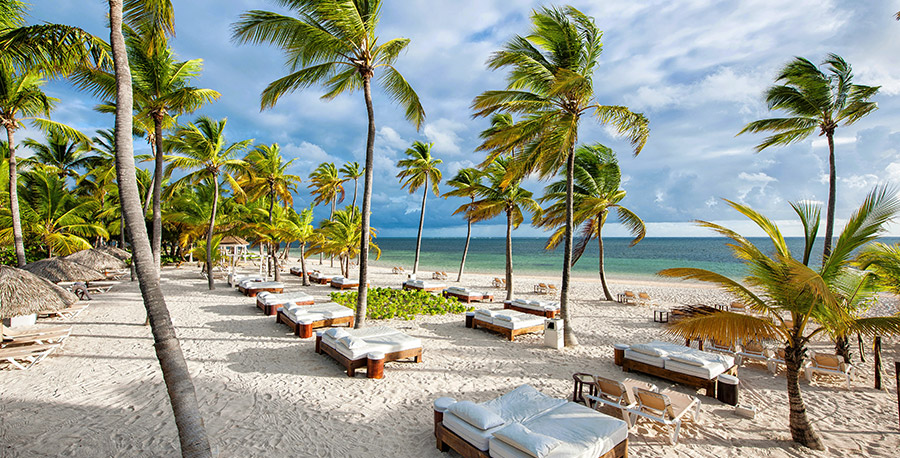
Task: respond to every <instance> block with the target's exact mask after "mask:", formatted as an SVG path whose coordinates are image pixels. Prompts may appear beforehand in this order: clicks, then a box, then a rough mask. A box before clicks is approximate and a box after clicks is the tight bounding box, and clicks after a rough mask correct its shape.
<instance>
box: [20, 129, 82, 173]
mask: <svg viewBox="0 0 900 458" xmlns="http://www.w3.org/2000/svg"><path fill="white" fill-rule="evenodd" d="M22 144H23V145H25V146H27V147H28V148H30V149H31V150H32V151H34V155H33V156H31V157H29V158H26V159H22V164H23V165H24V164H26V163H27V164H29V165H31V166H32V167H40V168H43V169H45V170H49V171H52V172H53V173H56V174H57V175H59V177H60V178H65V177H77V176H78V172H76V169H90V168H92V167H94V166H95V165H96V164H97V160H98V158H97V157H96V156H94V155H92V154H90V153H91V152H92V151H93V149H92V148H91V145H90V143H89V142H84V141H79V140H75V141H72V140H70V139H69V138H68V137H66V136H65V135H63V134H62V133H60V132H59V131H50V132H47V141H46V143H41V142H40V141H38V140H35V139H33V138H26V139H25V141H24V142H22Z"/></svg>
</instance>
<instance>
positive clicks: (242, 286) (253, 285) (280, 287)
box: [238, 280, 284, 297]
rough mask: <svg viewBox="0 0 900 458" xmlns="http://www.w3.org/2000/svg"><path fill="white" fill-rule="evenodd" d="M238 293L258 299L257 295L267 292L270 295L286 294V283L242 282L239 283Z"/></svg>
mask: <svg viewBox="0 0 900 458" xmlns="http://www.w3.org/2000/svg"><path fill="white" fill-rule="evenodd" d="M238 291H240V292H242V293H244V295H245V296H250V297H256V295H257V294H259V293H261V292H263V291H266V292H269V293H279V294H280V293H282V292H284V283H282V282H280V281H247V280H244V281H241V282H240V283H238Z"/></svg>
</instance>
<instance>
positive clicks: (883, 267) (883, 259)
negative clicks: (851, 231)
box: [856, 242, 900, 294]
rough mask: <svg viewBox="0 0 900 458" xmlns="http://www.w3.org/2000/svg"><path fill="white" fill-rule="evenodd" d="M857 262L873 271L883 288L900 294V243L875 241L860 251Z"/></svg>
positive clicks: (861, 266)
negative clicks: (891, 243) (889, 243)
mask: <svg viewBox="0 0 900 458" xmlns="http://www.w3.org/2000/svg"><path fill="white" fill-rule="evenodd" d="M856 263H857V265H858V266H859V267H860V268H861V269H866V270H868V271H870V272H872V273H873V274H874V275H875V280H876V282H877V283H878V285H879V286H880V287H881V288H882V289H884V290H885V291H890V292H892V293H894V294H900V244H897V245H888V244H885V243H880V242H878V243H873V244H871V245H869V246H867V247H866V248H865V249H864V250H862V251H861V252H860V253H859V255H858V256H857V257H856Z"/></svg>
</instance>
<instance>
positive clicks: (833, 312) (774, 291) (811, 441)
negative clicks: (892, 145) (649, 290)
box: [659, 188, 900, 449]
mask: <svg viewBox="0 0 900 458" xmlns="http://www.w3.org/2000/svg"><path fill="white" fill-rule="evenodd" d="M728 203H729V204H730V205H731V206H732V207H733V208H734V209H736V210H737V211H739V212H740V213H741V214H743V215H744V216H746V217H747V218H749V219H750V220H751V221H753V222H754V223H755V224H756V225H757V226H759V228H760V229H761V230H762V231H763V232H765V233H766V235H768V237H769V239H770V240H771V242H772V247H771V248H773V249H769V248H768V247H767V248H760V247H757V246H755V245H754V244H753V243H751V242H750V241H749V240H748V239H747V238H745V237H743V236H741V235H740V234H738V233H736V232H734V231H732V230H730V229H728V228H725V227H723V226H720V225H718V224H714V223H710V222H705V221H699V222H698V224H700V225H701V226H702V227H706V228H710V229H712V230H714V231H716V232H717V233H719V234H720V235H722V236H725V237H728V238H730V239H731V240H732V242H733V243H731V244H729V247H730V248H731V249H732V251H733V252H734V255H735V257H736V258H738V259H741V260H742V261H744V263H745V264H747V272H748V273H747V276H746V277H745V278H744V284H741V283H739V282H738V281H735V280H732V279H730V278H728V277H726V276H724V275H720V274H717V273H715V272H710V271H708V270H703V269H695V268H676V269H666V270H663V271H661V272H659V275H662V276H666V277H677V278H683V279H690V280H699V281H704V282H708V283H712V284H715V285H718V286H719V287H720V288H722V289H723V290H725V291H727V292H728V293H730V294H731V295H733V296H735V297H737V298H739V299H740V300H741V301H742V302H744V303H745V304H747V306H748V308H749V309H750V310H752V311H753V312H754V313H755V315H747V314H743V313H738V312H726V311H721V310H710V309H702V310H698V312H697V313H696V314H694V315H693V316H689V317H687V318H684V319H681V320H679V321H677V322H674V323H673V324H671V325H670V328H669V329H670V330H671V332H673V333H675V334H677V335H680V336H682V337H684V338H687V339H695V338H700V339H715V340H717V341H719V342H723V343H734V342H736V341H737V340H738V339H740V340H742V341H751V340H764V339H769V340H774V341H776V342H778V343H779V344H780V345H782V346H783V348H784V355H785V358H784V361H785V366H786V367H787V372H786V375H787V377H786V378H787V393H788V401H789V404H790V416H789V420H790V429H791V437H792V438H793V439H794V441H796V442H798V443H800V444H802V445H805V446H807V447H810V448H814V449H822V448H823V447H822V442H821V439H820V438H819V435H818V434H817V433H816V431H815V428H813V425H812V424H811V423H810V422H809V419H808V418H807V415H806V406H805V404H804V402H803V398H802V396H801V394H800V383H799V377H800V369H801V366H802V364H803V359H804V357H805V355H806V352H807V345H808V343H809V342H810V340H812V339H814V338H816V337H817V336H819V335H824V334H831V335H834V334H844V335H847V334H849V333H850V332H862V333H866V334H872V333H896V332H898V331H900V317H898V316H894V317H876V318H855V317H854V316H853V315H851V314H849V313H847V310H846V308H845V305H846V304H848V303H853V302H856V301H858V300H859V297H858V295H859V293H860V291H861V289H860V287H859V284H860V283H859V281H860V280H859V279H860V276H859V275H858V274H857V273H856V272H854V271H853V270H852V269H850V268H849V266H850V263H851V261H852V259H851V256H852V254H853V253H854V251H856V250H857V249H858V248H860V247H862V246H863V245H865V244H867V243H869V242H871V241H872V240H874V239H875V238H876V237H877V236H878V235H879V234H880V233H882V231H883V227H884V225H885V224H887V223H888V222H890V221H892V220H893V219H894V217H895V215H896V214H897V213H898V211H900V200H898V199H897V196H896V195H895V194H894V193H893V192H889V191H888V190H887V189H886V188H880V189H876V190H874V191H873V192H871V193H870V194H869V195H868V196H867V197H866V200H865V201H864V202H863V204H862V206H860V208H859V209H858V210H857V211H856V212H855V213H854V214H853V215H852V216H851V217H850V219H849V220H848V221H847V225H846V226H845V227H844V230H843V232H842V233H841V236H840V237H839V238H838V239H837V241H836V243H835V245H834V250H833V251H832V253H831V255H830V256H828V257H827V258H826V259H825V262H824V263H823V265H822V266H821V267H820V268H819V269H818V270H814V269H812V268H810V267H808V266H807V264H808V263H809V258H810V252H811V251H812V248H813V242H814V241H815V237H816V235H817V232H818V227H819V213H820V210H819V208H818V207H817V206H814V205H810V204H805V205H797V204H792V206H793V208H794V211H795V212H796V213H797V214H798V215H799V217H800V222H801V224H802V226H803V228H804V235H805V242H806V243H805V245H804V251H803V253H802V254H803V256H802V260H801V259H797V258H795V257H794V254H793V253H791V251H790V250H789V249H788V245H787V243H786V242H785V239H784V236H783V235H782V233H781V231H780V230H779V229H778V226H776V225H775V224H774V223H773V222H772V221H770V220H769V219H767V218H766V217H765V216H763V215H761V214H759V213H758V212H756V211H754V210H753V209H751V208H749V207H746V206H744V205H741V204H737V203H734V202H730V201H728ZM772 251H774V253H773V254H771V255H768V254H766V253H767V252H772ZM745 285H746V286H745Z"/></svg>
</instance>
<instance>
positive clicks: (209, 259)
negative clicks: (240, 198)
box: [206, 174, 219, 290]
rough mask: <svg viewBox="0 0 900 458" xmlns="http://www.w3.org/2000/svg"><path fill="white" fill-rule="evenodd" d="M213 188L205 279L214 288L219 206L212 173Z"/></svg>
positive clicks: (217, 185) (216, 183) (217, 187)
mask: <svg viewBox="0 0 900 458" xmlns="http://www.w3.org/2000/svg"><path fill="white" fill-rule="evenodd" d="M212 180H213V189H214V191H215V194H213V205H212V214H210V215H209V228H208V230H207V233H206V277H207V278H206V279H207V280H208V281H209V289H210V290H214V289H216V282H215V279H214V278H213V262H212V260H213V253H212V246H213V236H214V235H215V234H214V232H215V230H216V211H217V210H218V208H219V175H218V174H216V175H213V177H212Z"/></svg>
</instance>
